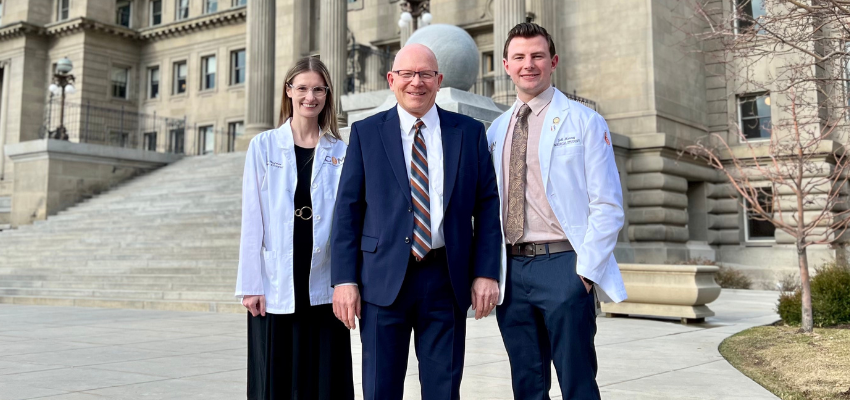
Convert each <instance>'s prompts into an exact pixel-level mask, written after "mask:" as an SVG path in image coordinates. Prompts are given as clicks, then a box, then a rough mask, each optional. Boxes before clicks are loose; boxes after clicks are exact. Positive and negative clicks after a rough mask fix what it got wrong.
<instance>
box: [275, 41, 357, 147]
mask: <svg viewBox="0 0 850 400" xmlns="http://www.w3.org/2000/svg"><path fill="white" fill-rule="evenodd" d="M308 71H313V72H315V73H317V74H319V75H321V76H322V79H324V80H325V85H327V87H328V95H327V96H326V97H325V98H326V100H325V107H324V108H323V109H322V111H321V112H320V113H319V128H320V129H321V130H322V134H328V135H330V136H332V137H333V138H334V139H337V140H341V139H342V136H340V135H339V127H338V126H337V121H336V105H335V102H334V96H335V93H334V85H333V82H331V74H330V73H329V72H328V68H327V67H326V66H325V64H324V63H323V62H322V61H321V60H319V59H318V58H316V57H304V58H301V59H300V60H298V61H296V62H295V65H294V66H293V67H292V68H290V69H289V71H288V72H287V73H286V78H285V79H284V84H283V96H282V97H281V100H280V118H279V120H278V126H280V125H283V123H284V122H286V120H288V119H289V118H290V117H292V113H293V110H292V99H291V98H289V96H287V95H286V87H287V85H291V84H292V80H293V79H295V77H296V76H298V75H300V74H302V73H304V72H308Z"/></svg>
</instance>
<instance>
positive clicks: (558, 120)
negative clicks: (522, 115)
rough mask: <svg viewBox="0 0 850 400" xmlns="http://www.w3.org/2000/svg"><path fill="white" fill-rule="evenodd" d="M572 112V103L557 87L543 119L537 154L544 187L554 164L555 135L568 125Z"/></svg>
mask: <svg viewBox="0 0 850 400" xmlns="http://www.w3.org/2000/svg"><path fill="white" fill-rule="evenodd" d="M569 113H570V104H569V101H567V97H566V96H564V94H563V93H561V92H560V91H558V89H555V96H554V97H552V103H551V104H550V105H549V109H548V110H547V111H546V117H545V118H544V119H543V127H542V129H541V131H542V132H540V148H539V150H538V154H537V156H538V157H539V158H540V173H541V175H542V178H543V185H544V187H548V186H549V185H547V184H546V183H547V182H549V170H550V166H551V164H552V149H553V148H554V147H555V137H557V136H558V132H559V131H560V130H561V129H562V128H563V127H564V125H567V116H568V115H569Z"/></svg>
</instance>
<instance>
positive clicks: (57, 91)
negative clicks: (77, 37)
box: [49, 57, 77, 140]
mask: <svg viewBox="0 0 850 400" xmlns="http://www.w3.org/2000/svg"><path fill="white" fill-rule="evenodd" d="M72 69H74V65H73V64H71V60H69V59H68V57H65V58H63V59H61V60H59V61H58V62H57V63H56V72H55V73H54V74H53V83H51V84H50V88H49V90H50V93H51V94H52V95H61V96H62V102H61V103H60V107H59V127H58V128H56V130H54V131H52V132H50V136H49V137H50V138H51V139H58V140H68V132H67V130H66V129H65V93H68V94H74V92H76V91H77V89H76V88H74V75H71V70H72Z"/></svg>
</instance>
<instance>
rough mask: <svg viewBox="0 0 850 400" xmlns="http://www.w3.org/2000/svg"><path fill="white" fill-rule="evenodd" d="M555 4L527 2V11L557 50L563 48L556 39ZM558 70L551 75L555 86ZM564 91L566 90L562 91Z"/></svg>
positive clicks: (551, 2)
mask: <svg viewBox="0 0 850 400" xmlns="http://www.w3.org/2000/svg"><path fill="white" fill-rule="evenodd" d="M557 8H558V7H557V2H556V1H551V0H528V11H529V12H532V13H534V23H535V24H537V25H540V26H542V27H543V28H545V29H546V32H549V35H550V36H552V39H553V40H554V41H555V48H556V49H557V48H558V45H561V47H564V44H562V43H561V42H560V41H559V40H558V37H557V32H558V27H557V25H558V18H556V14H557V12H558V10H557ZM562 68H563V67H562ZM560 69H561V68H558V69H556V70H555V73H554V74H552V83H553V84H555V85H556V86H557V84H558V83H559V82H558V78H559V74H558V72H560V71H558V70H560ZM564 90H566V89H564Z"/></svg>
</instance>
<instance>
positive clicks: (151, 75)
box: [148, 67, 159, 99]
mask: <svg viewBox="0 0 850 400" xmlns="http://www.w3.org/2000/svg"><path fill="white" fill-rule="evenodd" d="M158 97H159V67H151V68H148V98H149V99H156V98H158Z"/></svg>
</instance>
